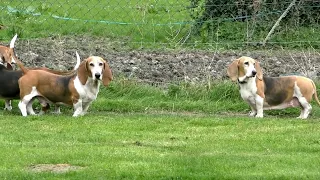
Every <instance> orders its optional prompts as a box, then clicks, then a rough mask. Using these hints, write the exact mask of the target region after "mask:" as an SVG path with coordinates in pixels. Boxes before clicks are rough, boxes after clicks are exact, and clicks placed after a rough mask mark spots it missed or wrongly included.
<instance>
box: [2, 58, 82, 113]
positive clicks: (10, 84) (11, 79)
mask: <svg viewBox="0 0 320 180" xmlns="http://www.w3.org/2000/svg"><path fill="white" fill-rule="evenodd" d="M76 56H77V64H76V65H75V67H74V70H72V71H56V70H51V69H48V68H44V67H41V68H33V69H38V70H42V71H47V72H51V73H55V74H63V75H67V74H72V73H74V72H75V70H76V69H78V67H79V65H80V57H79V54H78V53H77V52H76ZM16 60H17V62H19V60H18V59H16ZM21 76H22V71H21V70H18V71H12V70H11V69H7V68H6V67H5V66H4V65H3V64H2V63H1V62H0V84H1V86H0V98H3V99H5V108H4V110H9V111H10V110H11V109H12V105H11V100H12V99H19V98H20V90H19V85H18V80H19V78H20V77H21ZM48 108H49V106H46V107H43V109H42V111H45V110H47V109H48ZM56 111H57V112H58V111H60V109H59V108H57V109H56Z"/></svg>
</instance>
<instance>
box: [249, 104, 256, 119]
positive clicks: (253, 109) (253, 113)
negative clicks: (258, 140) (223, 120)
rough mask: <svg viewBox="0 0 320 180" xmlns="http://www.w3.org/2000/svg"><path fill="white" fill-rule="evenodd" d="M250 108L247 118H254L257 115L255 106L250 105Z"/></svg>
mask: <svg viewBox="0 0 320 180" xmlns="http://www.w3.org/2000/svg"><path fill="white" fill-rule="evenodd" d="M250 107H251V111H250V112H249V116H250V117H254V116H255V115H256V114H257V109H256V107H255V105H250Z"/></svg>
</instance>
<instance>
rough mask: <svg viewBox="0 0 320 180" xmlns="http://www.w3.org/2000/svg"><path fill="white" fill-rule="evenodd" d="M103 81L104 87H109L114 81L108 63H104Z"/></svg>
mask: <svg viewBox="0 0 320 180" xmlns="http://www.w3.org/2000/svg"><path fill="white" fill-rule="evenodd" d="M102 81H103V85H104V86H108V85H109V83H110V81H112V72H111V69H110V67H109V65H108V63H107V62H104V63H103V75H102Z"/></svg>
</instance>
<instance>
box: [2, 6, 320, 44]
mask: <svg viewBox="0 0 320 180" xmlns="http://www.w3.org/2000/svg"><path fill="white" fill-rule="evenodd" d="M290 4H293V6H292V7H291V8H289V9H288V7H289V6H290ZM0 10H1V11H0V16H1V19H0V24H1V26H0V28H1V30H0V39H2V40H7V39H9V38H11V37H12V35H13V34H14V33H18V34H19V36H20V38H26V39H30V38H39V37H51V36H57V35H81V34H87V35H92V36H98V37H99V36H103V37H109V38H111V40H112V41H118V42H124V43H128V44H129V45H130V46H133V47H156V48H157V47H163V46H167V47H177V46H192V47H205V46H210V45H212V44H214V45H220V46H227V47H231V48H232V47H235V46H243V45H254V46H256V45H259V44H261V43H263V41H267V43H268V44H276V45H282V46H301V45H306V46H310V45H311V46H318V44H319V42H320V38H319V35H318V34H319V33H318V32H319V17H320V1H319V0H300V1H295V0H293V1H288V0H286V1H282V0H264V1H262V0H235V1H233V0H182V1H174V0H160V1H157V0H154V1H151V0H143V1H140V0H139V1H138V0H133V1H131V0H130V1H129V0H126V1H118V0H110V1H100V0H80V1H79V0H44V1H40V0H33V1H24V0H2V3H1V5H0ZM285 12H286V13H287V14H286V16H284V17H283V18H280V17H281V15H284V13H285ZM277 20H280V21H279V25H278V26H274V25H275V23H276V22H277ZM272 27H275V31H274V32H273V33H272V34H271V36H270V37H269V38H266V37H267V35H268V33H269V32H270V30H271V29H272Z"/></svg>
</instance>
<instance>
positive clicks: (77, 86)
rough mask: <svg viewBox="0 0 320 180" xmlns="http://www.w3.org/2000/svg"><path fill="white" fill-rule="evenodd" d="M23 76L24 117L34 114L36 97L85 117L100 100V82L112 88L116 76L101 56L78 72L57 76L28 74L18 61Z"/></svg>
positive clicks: (29, 72) (32, 71) (84, 64)
mask: <svg viewBox="0 0 320 180" xmlns="http://www.w3.org/2000/svg"><path fill="white" fill-rule="evenodd" d="M17 64H18V66H19V67H20V68H21V70H22V72H23V74H24V75H23V76H22V77H21V78H20V79H19V87H20V102H19V105H18V106H19V109H20V111H21V114H22V115H23V116H27V114H28V113H29V114H34V112H33V110H32V101H33V99H34V98H35V97H37V98H38V99H39V98H40V99H42V100H44V101H46V102H49V103H53V104H58V105H60V104H65V105H70V106H73V108H74V113H73V116H74V117H76V116H79V115H84V114H85V113H86V112H87V110H88V108H89V106H90V104H91V103H92V101H94V100H95V99H96V98H97V95H98V92H99V87H100V81H102V82H103V85H104V86H108V85H109V83H110V81H111V80H112V73H111V70H110V67H109V65H108V63H107V62H106V61H105V60H103V59H102V58H101V57H98V56H91V57H89V58H87V59H86V60H84V61H83V62H82V63H81V64H80V66H79V68H78V70H77V71H76V72H75V73H73V74H70V75H57V74H52V73H50V72H46V71H41V70H28V69H26V68H25V67H24V66H23V65H22V63H20V62H19V61H18V63H17Z"/></svg>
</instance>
